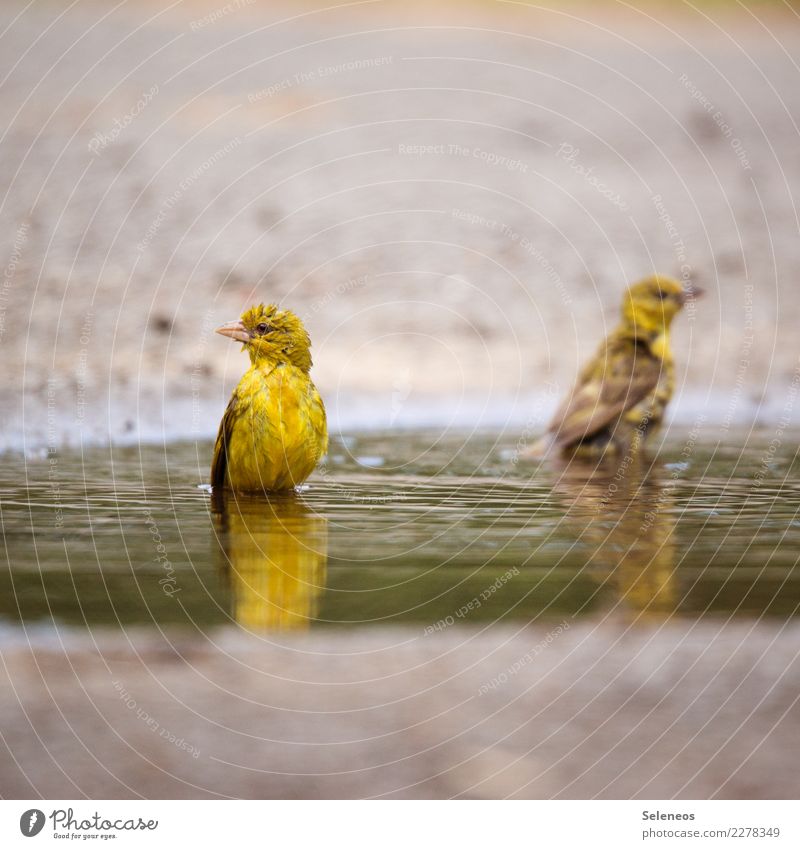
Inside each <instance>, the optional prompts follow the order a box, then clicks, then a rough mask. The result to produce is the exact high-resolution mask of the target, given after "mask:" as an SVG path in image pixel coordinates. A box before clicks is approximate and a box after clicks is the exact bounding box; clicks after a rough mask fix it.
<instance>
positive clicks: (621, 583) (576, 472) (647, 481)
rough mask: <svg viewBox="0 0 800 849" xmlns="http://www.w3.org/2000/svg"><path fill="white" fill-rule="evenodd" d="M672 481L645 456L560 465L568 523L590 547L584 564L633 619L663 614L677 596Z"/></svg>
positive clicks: (558, 487)
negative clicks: (612, 591)
mask: <svg viewBox="0 0 800 849" xmlns="http://www.w3.org/2000/svg"><path fill="white" fill-rule="evenodd" d="M626 460H627V462H626ZM674 485H675V480H674V479H672V478H670V477H669V476H667V475H666V474H665V472H664V470H663V469H662V468H661V467H657V466H651V467H648V466H647V460H646V458H642V457H628V458H623V459H622V460H619V459H612V460H610V462H606V461H604V462H603V463H601V464H599V465H597V466H594V465H590V464H584V463H579V462H572V463H569V464H568V465H565V466H564V467H563V468H561V469H560V477H559V479H558V483H557V484H556V487H555V488H556V491H557V492H558V493H559V494H560V495H561V496H562V497H566V500H567V505H568V510H567V517H566V520H567V522H568V523H569V522H571V523H573V527H574V529H575V532H576V534H577V537H578V540H579V542H580V543H581V544H582V545H583V546H585V547H587V548H588V549H589V559H588V563H587V567H586V568H587V569H588V570H589V574H592V575H594V576H595V577H596V579H597V580H598V582H600V583H602V584H610V585H611V586H612V587H613V588H614V589H615V591H616V593H617V595H618V599H619V608H620V609H622V610H623V611H627V612H628V613H629V614H631V615H632V616H633V618H641V617H647V618H666V617H668V616H669V615H670V614H672V613H674V612H675V611H676V609H677V607H678V604H679V601H680V595H679V588H678V581H677V572H676V565H675V551H676V546H675V533H674V532H675V517H674V513H673V510H672V506H673V502H674V492H673V490H674Z"/></svg>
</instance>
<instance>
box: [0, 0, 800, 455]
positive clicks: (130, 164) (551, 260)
mask: <svg viewBox="0 0 800 849" xmlns="http://www.w3.org/2000/svg"><path fill="white" fill-rule="evenodd" d="M228 5H229V6H230V5H231V4H228ZM224 6H225V4H217V3H213V2H208V3H198V2H184V3H181V4H178V5H176V6H175V7H173V8H170V9H168V10H165V9H164V8H163V6H162V4H157V3H137V4H133V3H126V4H122V5H121V6H120V7H119V8H117V9H115V8H114V7H113V6H112V4H111V3H106V2H85V3H81V4H77V5H75V6H74V7H71V8H69V9H67V8H65V7H64V6H62V4H57V3H52V2H42V3H37V4H34V5H33V6H31V7H30V8H27V9H24V10H23V4H22V3H21V2H18V0H14V2H6V3H3V5H2V9H0V32H2V33H3V35H2V42H1V43H2V47H3V49H2V50H0V81H2V86H1V87H0V124H2V128H3V131H2V136H1V137H0V183H1V184H2V185H3V186H4V190H3V195H2V197H3V200H2V207H1V208H0V224H1V225H2V226H0V241H2V245H1V246H0V256H1V257H2V258H3V264H4V266H5V267H4V272H3V278H2V281H0V284H1V286H0V319H1V321H0V354H1V355H2V358H3V361H4V365H5V367H4V369H3V375H2V386H1V387H0V416H1V417H2V419H1V424H2V428H1V429H0V447H2V446H9V445H11V446H19V445H20V444H21V443H22V439H23V436H22V435H23V433H25V434H26V435H27V443H28V446H29V447H30V446H31V445H33V444H36V443H37V442H41V441H42V440H46V441H49V442H51V443H53V444H58V443H60V442H63V441H65V440H68V441H70V442H72V443H74V442H76V441H77V440H79V439H80V438H83V439H101V440H102V439H107V438H108V436H109V434H110V435H111V436H113V437H114V438H117V439H121V438H125V439H130V440H132V439H136V438H140V437H141V438H147V439H161V438H163V437H164V436H167V437H170V436H172V437H174V436H184V437H192V436H195V435H202V436H207V435H210V434H212V433H213V431H214V429H215V427H216V424H217V422H218V420H219V415H220V411H221V409H222V408H223V405H224V402H225V399H226V397H227V394H228V392H229V391H230V388H231V387H232V385H233V383H234V381H235V380H236V378H237V376H238V375H239V374H240V373H241V371H242V369H243V367H244V358H243V357H242V356H241V355H239V354H238V353H237V351H236V350H235V348H234V346H231V345H230V343H228V342H226V341H225V340H223V339H221V338H219V337H215V336H214V335H213V333H212V328H213V327H214V326H216V324H218V323H221V322H222V321H224V320H228V319H230V318H232V317H235V316H236V315H238V314H239V313H240V312H241V310H242V309H243V308H244V307H246V306H248V305H249V304H250V303H251V302H253V301H256V300H262V299H263V300H267V301H269V300H278V301H280V302H281V303H282V304H284V305H285V306H289V307H292V308H294V309H295V310H297V311H298V312H299V313H300V314H301V315H303V316H304V317H305V318H306V319H307V322H308V325H309V328H310V330H311V333H312V336H313V339H314V342H315V349H316V367H315V375H316V378H317V380H318V383H319V385H320V387H321V389H322V391H323V394H324V396H325V397H326V399H327V401H328V405H329V407H330V409H331V412H332V417H333V419H334V421H335V422H336V423H343V424H344V425H345V426H353V425H354V424H356V425H360V426H365V425H370V424H377V425H388V424H401V425H402V424H409V423H419V422H421V421H428V422H442V421H445V422H446V421H458V422H460V423H462V424H472V423H474V422H480V423H483V424H494V425H496V424H497V423H498V422H503V421H506V420H508V419H513V420H514V421H519V422H524V421H525V420H526V418H528V417H529V416H530V415H531V409H532V408H533V407H534V406H535V404H536V403H538V402H537V399H539V401H542V399H543V401H542V403H543V409H544V410H545V413H542V414H541V416H540V418H544V417H545V416H546V411H548V410H549V409H551V408H552V406H553V405H554V404H555V400H554V399H555V396H556V394H558V393H559V392H562V391H563V390H564V389H565V388H566V385H567V384H568V383H569V382H570V381H571V379H572V377H573V375H574V373H575V371H576V368H577V364H578V360H579V359H581V358H583V357H584V356H586V355H587V354H588V353H589V352H590V351H591V350H592V349H593V348H594V347H595V346H596V344H597V342H598V340H599V339H600V337H601V336H602V335H603V332H604V330H605V329H607V324H608V323H609V322H612V321H613V320H614V316H615V311H616V304H617V302H618V300H619V295H620V293H621V291H622V289H623V287H624V285H625V283H626V282H628V281H630V280H632V279H635V278H637V277H639V276H641V275H643V274H646V273H648V272H652V271H653V270H655V269H657V270H659V271H664V272H670V273H674V274H677V275H678V276H683V277H685V278H690V279H691V280H693V281H694V282H696V283H698V284H700V285H703V286H705V287H707V288H708V290H709V296H708V298H707V299H706V300H705V301H703V302H701V303H700V304H698V306H697V309H696V312H695V313H694V314H693V315H691V316H688V317H687V316H684V317H682V318H681V319H680V321H679V326H678V328H677V332H676V344H677V347H678V349H679V357H678V360H679V366H680V369H681V376H680V387H681V391H680V392H679V397H678V398H677V399H676V402H675V405H674V407H675V410H676V411H677V413H678V415H680V416H682V417H683V419H685V420H691V419H692V418H693V417H694V416H695V415H696V414H697V412H698V410H700V409H706V408H710V410H711V416H712V418H714V419H716V420H717V421H719V420H722V419H725V420H732V421H740V422H746V421H749V420H751V419H752V418H753V416H754V415H755V412H756V408H757V406H758V404H759V403H760V402H761V401H762V400H766V402H767V403H768V405H769V406H768V409H767V410H766V412H764V414H763V418H766V419H770V418H771V417H773V416H774V415H775V414H776V411H780V410H781V409H782V407H783V404H784V402H785V400H786V397H787V386H788V385H789V383H790V381H791V379H792V375H793V373H794V369H795V366H796V365H797V346H796V334H795V330H794V329H795V328H796V326H797V322H798V318H800V314H799V313H798V311H799V310H800V302H798V299H797V297H795V295H796V276H797V264H798V258H799V257H800V240H798V215H797V210H796V208H795V195H796V187H797V185H798V184H799V183H798V179H799V178H800V160H798V157H797V156H796V151H797V143H798V125H797V119H798V115H800V86H798V85H797V81H798V68H797V65H796V62H795V60H794V59H793V58H792V57H793V56H796V55H797V52H798V42H800V24H798V20H797V18H796V17H795V16H794V15H793V13H792V12H791V11H789V10H787V9H785V8H784V10H783V11H782V12H781V11H780V10H779V9H777V8H776V7H773V6H771V5H770V4H758V5H757V6H755V7H753V10H752V11H747V10H744V11H741V12H740V13H739V14H738V15H736V14H734V13H733V12H732V11H731V9H729V8H726V7H725V6H724V5H722V6H717V5H711V6H709V7H707V8H706V7H703V8H701V9H699V10H698V11H696V12H692V11H690V10H689V11H686V12H685V13H684V14H677V13H676V12H675V10H674V9H673V10H672V11H665V10H658V9H657V8H651V7H649V6H648V8H647V11H643V12H636V11H632V10H625V9H623V8H622V7H621V6H616V5H614V4H611V9H610V10H609V8H608V7H606V6H605V5H604V4H599V5H598V4H593V5H590V6H585V7H582V6H569V5H568V6H559V7H558V10H554V11H546V10H539V11H534V10H530V9H526V8H525V7H524V5H519V4H499V3H498V4H475V5H473V6H469V7H463V6H462V4H459V5H458V7H456V6H449V5H443V6H436V5H435V4H433V8H432V4H416V5H415V4H408V3H402V4H399V3H398V4H393V3H374V4H361V5H358V4H356V5H355V6H351V7H348V8H344V9H329V10H320V9H318V8H316V7H315V6H313V5H308V6H305V5H304V6H299V7H298V6H296V5H288V4H287V5H285V6H284V5H280V4H273V3H269V4H267V3H260V2H253V3H241V4H232V8H231V9H230V10H229V11H227V12H221V11H220V9H221V8H223V7H224ZM226 8H227V7H226ZM48 381H51V382H48ZM23 390H24V391H25V395H24V396H23ZM23 397H24V399H25V400H24V403H23ZM48 411H49V413H50V417H49V419H48ZM796 412H797V411H796V410H794V409H793V410H792V411H791V414H792V416H795V415H796ZM536 424H537V425H538V424H539V421H538V419H537V422H536Z"/></svg>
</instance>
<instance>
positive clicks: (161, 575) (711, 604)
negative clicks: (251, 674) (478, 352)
mask: <svg viewBox="0 0 800 849" xmlns="http://www.w3.org/2000/svg"><path fill="white" fill-rule="evenodd" d="M770 438H771V435H770V434H769V433H765V434H754V435H751V436H750V438H749V440H748V444H747V445H745V446H744V447H743V442H744V439H743V438H742V439H740V440H739V442H738V444H736V440H732V439H731V437H730V434H726V443H725V444H718V443H717V442H715V441H712V440H710V439H706V441H703V440H702V439H698V438H697V437H696V436H695V435H691V434H690V435H687V434H681V433H673V435H672V436H671V437H670V438H669V439H668V440H667V441H666V442H665V444H664V445H663V446H661V447H660V449H659V451H658V452H657V456H654V455H653V454H652V453H651V454H650V455H648V456H646V457H643V458H640V459H639V460H634V459H632V458H619V459H617V460H614V461H612V462H610V463H604V464H602V465H601V466H599V467H598V466H596V465H592V464H586V463H575V462H573V463H570V464H564V463H549V464H539V463H530V462H529V463H525V462H518V461H517V453H516V449H517V443H516V436H514V435H511V436H507V435H498V434H485V433H484V434H478V435H475V434H472V435H465V434H463V433H450V434H445V435H442V434H432V433H411V434H410V433H407V432H406V433H385V434H364V435H353V436H348V437H339V438H337V439H334V440H332V443H331V451H330V456H329V458H328V461H327V464H326V466H325V467H324V468H322V469H321V470H320V471H319V472H318V473H316V474H315V475H314V477H313V478H312V479H311V480H310V481H309V483H308V486H307V487H305V488H304V489H303V491H302V492H300V493H298V494H297V495H294V496H286V497H281V498H277V499H272V500H266V499H259V498H240V499H231V498H228V499H226V500H225V501H224V502H221V503H217V502H216V501H213V500H212V498H211V496H210V495H209V493H208V491H207V489H204V488H201V485H202V484H204V483H205V482H206V480H207V474H208V471H207V467H208V463H209V458H210V454H211V445H210V443H182V444H174V445H169V446H167V447H154V446H142V447H126V448H119V447H116V448H114V447H107V448H102V449H101V448H93V449H91V450H85V451H83V452H80V451H66V450H65V451H51V452H49V453H47V452H44V453H43V454H42V455H41V456H39V457H36V458H33V459H31V458H24V457H22V456H21V455H13V454H8V455H5V456H4V463H3V466H2V469H0V519H1V520H2V533H3V538H4V557H5V559H6V563H5V564H4V568H3V569H2V571H0V576H1V577H0V580H1V581H2V587H0V621H4V622H6V623H14V622H16V623H19V622H20V621H22V622H25V623H30V624H34V623H41V622H56V623H67V624H72V625H80V626H84V625H88V626H95V625H101V624H102V625H112V626H130V625H148V626H150V627H153V628H160V627H166V626H170V627H175V626H178V627H180V628H185V629H190V630H199V631H201V632H205V631H207V630H208V629H209V628H211V627H214V626H219V625H222V624H225V623H230V622H236V623H238V625H239V626H241V627H243V628H247V629H250V630H256V631H263V630H280V629H296V628H308V627H312V628H320V627H334V626H335V627H346V626H353V625H359V626H379V625H386V624H399V623H415V625H417V626H418V627H419V628H420V631H421V632H422V633H427V634H433V633H437V632H440V631H442V630H444V629H447V628H452V627H459V626H462V625H464V624H471V625H475V624H480V623H484V622H490V621H495V620H504V621H507V622H519V623H520V624H523V623H527V622H531V621H536V620H543V621H545V620H554V621H561V620H571V619H572V618H574V617H585V616H593V617H605V616H613V617H624V618H626V619H629V620H630V621H631V622H653V621H658V620H659V619H664V618H667V617H671V616H682V617H704V616H714V617H723V618H728V617H732V616H733V617H754V618H757V617H760V616H763V615H767V616H787V615H795V614H796V613H797V610H798V604H800V573H798V570H797V569H796V568H795V567H796V563H797V559H798V551H800V548H799V546H800V518H799V517H798V511H799V510H800V463H798V461H797V458H796V451H795V448H794V446H796V445H797V444H798V443H797V440H796V439H791V440H790V439H785V438H784V439H783V440H782V442H781V444H780V445H778V446H777V447H775V446H773V447H772V448H770V447H769V446H770Z"/></svg>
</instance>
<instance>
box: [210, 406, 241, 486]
mask: <svg viewBox="0 0 800 849" xmlns="http://www.w3.org/2000/svg"><path fill="white" fill-rule="evenodd" d="M240 413H241V402H240V399H239V395H238V393H237V392H234V393H233V395H231V400H230V401H229V402H228V406H227V407H226V408H225V414H224V415H223V416H222V421H221V422H220V423H219V433H218V434H217V441H216V443H215V445H214V458H213V459H212V461H211V488H212V489H222V488H223V487H224V486H225V475H226V472H227V471H228V445H229V444H230V439H231V434H232V433H233V425H234V422H235V421H236V419H237V418H238V417H239V415H240Z"/></svg>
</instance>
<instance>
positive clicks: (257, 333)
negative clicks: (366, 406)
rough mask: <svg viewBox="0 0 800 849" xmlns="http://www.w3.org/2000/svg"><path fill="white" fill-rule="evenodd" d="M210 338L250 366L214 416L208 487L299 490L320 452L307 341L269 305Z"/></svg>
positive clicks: (323, 428) (285, 313) (324, 443)
mask: <svg viewBox="0 0 800 849" xmlns="http://www.w3.org/2000/svg"><path fill="white" fill-rule="evenodd" d="M217 333H221V334H222V335H223V336H228V337H229V338H231V339H235V340H236V341H237V342H241V343H242V344H243V346H244V348H243V350H246V351H247V352H248V353H249V354H250V363H251V365H250V368H249V369H248V371H247V372H246V373H245V375H244V376H243V377H242V379H241V380H240V381H239V385H238V386H237V387H236V389H235V390H234V391H233V395H232V396H231V400H230V402H229V404H228V407H227V409H226V410H225V415H224V416H223V417H222V422H221V424H220V427H219V434H218V436H217V442H216V445H215V446H214V459H213V461H212V463H211V486H212V487H213V488H214V490H219V489H222V488H225V487H229V488H231V489H233V490H235V491H237V492H279V491H282V490H288V489H292V488H294V487H296V486H297V485H298V484H301V483H302V482H303V481H304V480H305V479H306V478H307V477H308V476H309V475H310V474H311V472H313V471H314V468H315V467H316V465H317V463H318V462H319V460H320V458H321V457H322V456H323V455H324V454H325V452H326V451H327V450H328V428H327V422H326V417H325V406H324V405H323V403H322V399H321V398H320V396H319V392H317V389H316V387H315V386H314V384H313V382H312V381H311V377H310V375H309V372H310V370H311V340H310V339H309V336H308V333H307V332H306V329H305V327H303V323H302V321H300V319H299V318H298V317H297V316H296V315H295V314H294V313H293V312H290V311H289V310H279V309H278V308H277V307H276V306H274V305H270V306H264V304H259V305H258V306H255V307H253V308H252V309H249V310H248V311H247V312H246V313H244V314H243V315H242V317H241V319H240V320H239V321H232V322H230V323H228V324H224V325H222V327H218V328H217Z"/></svg>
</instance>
